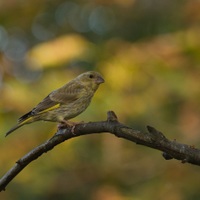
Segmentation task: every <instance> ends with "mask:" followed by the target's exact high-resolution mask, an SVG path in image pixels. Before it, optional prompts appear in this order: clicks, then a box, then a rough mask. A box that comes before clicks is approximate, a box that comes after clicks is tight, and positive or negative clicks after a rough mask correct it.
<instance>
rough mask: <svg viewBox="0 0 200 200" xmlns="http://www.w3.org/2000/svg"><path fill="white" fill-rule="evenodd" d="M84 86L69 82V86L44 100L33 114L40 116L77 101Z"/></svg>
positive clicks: (55, 91) (54, 92)
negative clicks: (61, 105)
mask: <svg viewBox="0 0 200 200" xmlns="http://www.w3.org/2000/svg"><path fill="white" fill-rule="evenodd" d="M81 90H83V86H82V85H80V84H77V82H69V83H68V84H67V85H65V86H63V87H61V88H59V89H57V90H54V91H53V92H51V93H50V94H49V95H48V96H47V97H46V98H44V99H43V101H41V102H40V103H39V104H38V105H37V106H36V107H35V108H34V109H33V110H32V114H39V113H43V112H46V111H49V110H53V109H56V108H58V107H59V106H60V104H68V103H71V102H73V101H75V100H77V99H78V98H79V96H80V92H81Z"/></svg>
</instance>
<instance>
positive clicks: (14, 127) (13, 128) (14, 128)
mask: <svg viewBox="0 0 200 200" xmlns="http://www.w3.org/2000/svg"><path fill="white" fill-rule="evenodd" d="M23 125H24V124H23V123H22V124H16V125H15V126H13V127H12V128H11V129H10V130H9V131H8V132H7V133H6V135H5V137H6V136H8V135H9V134H10V133H12V132H13V131H15V130H16V129H18V128H20V127H21V126H23Z"/></svg>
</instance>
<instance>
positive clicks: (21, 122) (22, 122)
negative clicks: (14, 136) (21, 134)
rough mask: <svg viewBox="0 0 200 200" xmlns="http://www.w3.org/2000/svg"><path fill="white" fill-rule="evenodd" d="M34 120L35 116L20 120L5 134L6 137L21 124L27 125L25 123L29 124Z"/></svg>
mask: <svg viewBox="0 0 200 200" xmlns="http://www.w3.org/2000/svg"><path fill="white" fill-rule="evenodd" d="M32 120H33V117H28V118H27V119H24V120H21V121H19V122H18V123H17V124H16V125H15V126H13V127H12V128H11V129H10V130H9V131H8V132H7V133H6V135H5V137H6V136H7V135H9V134H10V133H12V132H13V131H15V130H16V129H18V128H20V127H21V126H23V125H25V124H29V123H31V122H32Z"/></svg>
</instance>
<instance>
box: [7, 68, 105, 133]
mask: <svg viewBox="0 0 200 200" xmlns="http://www.w3.org/2000/svg"><path fill="white" fill-rule="evenodd" d="M104 82H105V80H104V78H103V77H102V75H101V74H100V73H99V72H96V71H88V72H85V73H82V74H80V75H79V76H77V77H76V78H74V79H73V80H71V81H69V82H68V83H66V84H65V85H63V86H62V87H60V88H58V89H56V90H53V91H52V92H51V93H50V94H49V95H47V96H46V97H45V98H44V99H43V100H42V101H41V102H40V103H38V104H37V105H36V106H35V107H34V108H33V109H32V110H31V111H30V112H28V113H26V114H25V115H23V116H22V117H20V118H19V119H18V122H17V124H16V125H15V126H13V127H12V128H11V129H10V130H9V131H8V132H7V133H6V134H5V136H7V135H9V134H10V133H12V132H13V131H15V130H16V129H18V128H20V127H21V126H23V125H25V124H30V123H33V122H36V121H40V120H42V121H51V122H59V123H61V124H67V121H68V120H69V119H72V118H74V117H76V116H77V115H79V114H81V113H82V112H83V111H84V110H85V109H86V108H87V107H88V106H89V104H90V102H91V100H92V97H93V95H94V94H95V92H96V90H97V89H98V87H99V85H100V84H102V83H104Z"/></svg>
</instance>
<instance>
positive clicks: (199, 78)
mask: <svg viewBox="0 0 200 200" xmlns="http://www.w3.org/2000/svg"><path fill="white" fill-rule="evenodd" d="M199 9H200V1H199V0H190V1H185V0H174V1H168V0H162V1H160V0H151V1H149V0H110V1H107V0H93V1H91V0H88V1H81V0H75V1H72V0H71V1H68V0H57V1H53V0H43V1H41V0H6V1H0V94H1V100H0V124H1V134H0V145H1V146H0V149H1V150H0V161H1V162H0V175H1V176H3V174H4V173H6V172H7V171H8V170H9V169H10V168H11V167H12V166H13V165H14V164H15V162H16V161H17V160H18V159H19V158H20V157H22V156H24V155H25V154H26V153H27V152H29V151H30V150H31V149H33V148H35V147H36V146H38V145H40V144H41V143H43V142H44V141H46V140H47V139H48V138H50V137H52V136H53V134H54V133H55V132H56V129H57V124H56V123H51V122H36V123H34V124H30V125H28V126H24V127H22V128H20V129H18V130H17V131H16V132H14V133H13V134H11V135H10V136H9V137H7V138H5V137H4V134H5V132H6V131H7V130H8V129H9V128H11V127H12V126H13V125H14V124H15V123H16V121H17V119H18V118H19V117H20V116H21V115H23V114H25V113H26V112H28V111H30V110H31V109H32V108H33V107H34V106H35V105H36V104H37V103H38V102H39V101H41V100H42V99H43V98H44V97H45V96H46V95H47V94H48V93H49V92H51V91H52V90H54V89H56V88H58V87H60V86H62V85H63V84H65V83H66V82H68V81H69V80H71V79H73V78H74V77H75V76H77V75H78V74H80V73H82V72H85V71H88V70H96V71H99V72H100V73H101V74H102V75H103V76H104V78H105V80H106V82H105V83H104V84H103V85H101V86H100V88H99V90H98V91H97V93H96V95H95V97H94V98H93V101H92V103H91V105H90V107H89V108H88V109H87V110H86V111H85V112H84V113H83V114H81V115H80V116H78V117H76V118H75V119H74V121H76V122H77V121H85V122H88V121H97V120H105V119H106V112H107V111H108V110H114V111H115V112H116V114H117V115H118V118H119V120H120V122H122V123H124V124H126V125H128V126H131V127H132V128H134V129H138V130H141V131H146V125H151V126H154V127H155V128H157V129H158V130H160V131H162V132H163V133H164V134H165V135H166V136H167V137H168V138H169V139H171V140H174V139H176V140H178V141H179V142H182V143H186V144H189V145H195V147H197V148H198V147H200V131H199V130H200V101H199V99H200V89H199V85H200V56H199V54H200V40H199V36H200V12H199ZM199 169H200V168H199V167H197V166H193V165H190V164H181V163H180V162H179V161H176V160H171V161H165V160H164V159H163V158H162V156H161V152H159V151H156V150H153V149H149V148H147V147H143V146H139V145H136V144H134V143H131V142H129V141H126V140H123V139H119V138H117V137H114V136H113V135H111V134H106V133H105V134H93V135H88V136H83V137H78V138H74V139H72V140H69V141H66V142H64V143H63V144H61V145H59V146H57V147H56V148H54V149H53V150H52V151H50V152H48V153H47V154H45V155H43V156H42V157H40V158H39V159H37V160H36V161H34V162H32V163H31V164H30V165H29V166H28V167H26V168H25V169H24V170H23V171H22V172H21V173H20V174H19V175H18V176H17V177H16V178H15V179H14V180H13V181H12V182H11V183H10V184H9V185H8V186H7V188H6V191H5V192H2V193H1V194H0V197H1V198H2V199H6V200H7V199H8V200H10V199H12V200H13V199H16V200H18V199H20V200H23V199H32V200H35V199H55V198H56V199H70V200H77V199H80V200H82V199H83V200H85V199H89V200H146V199H149V200H160V199H164V200H165V199H167V200H186V199H199V198H200V190H199V178H200V174H199Z"/></svg>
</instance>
